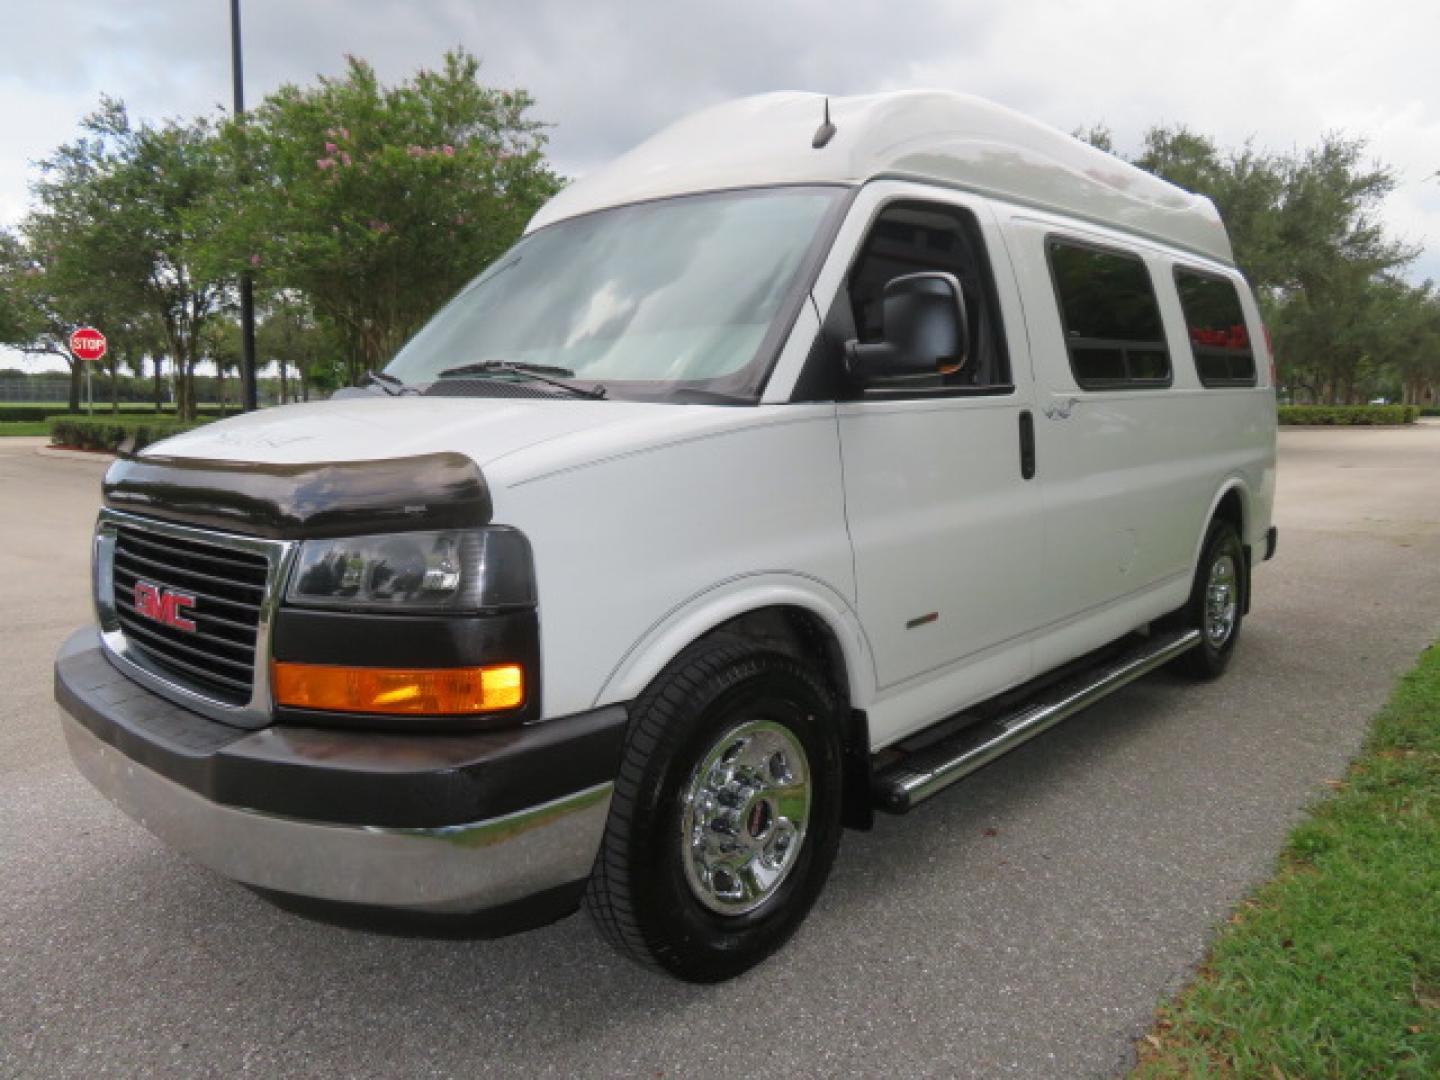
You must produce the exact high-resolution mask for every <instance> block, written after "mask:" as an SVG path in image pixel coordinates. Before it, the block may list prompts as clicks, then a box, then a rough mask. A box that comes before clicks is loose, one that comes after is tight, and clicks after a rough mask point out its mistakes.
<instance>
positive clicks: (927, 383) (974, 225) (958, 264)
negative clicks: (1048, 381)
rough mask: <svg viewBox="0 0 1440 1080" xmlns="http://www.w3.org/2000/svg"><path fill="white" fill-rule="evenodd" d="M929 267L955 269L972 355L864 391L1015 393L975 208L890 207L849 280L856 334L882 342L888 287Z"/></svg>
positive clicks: (900, 204) (924, 204) (906, 203)
mask: <svg viewBox="0 0 1440 1080" xmlns="http://www.w3.org/2000/svg"><path fill="white" fill-rule="evenodd" d="M923 271H941V272H944V273H947V274H954V275H955V278H956V280H957V281H958V282H959V283H960V292H961V296H962V301H963V303H964V305H965V311H966V316H967V321H968V323H969V327H970V355H969V356H968V357H967V358H966V361H965V363H964V364H963V365H961V366H960V367H958V368H956V369H954V370H953V371H947V372H945V373H943V374H937V375H926V376H918V377H912V378H903V379H893V380H889V384H888V385H872V386H870V387H867V388H866V391H865V395H864V396H865V397H867V398H875V397H893V396H896V395H913V394H927V393H929V394H933V393H937V392H942V393H993V392H1009V391H1010V390H1011V389H1012V387H1011V381H1010V357H1009V354H1008V351H1007V349H1006V344H1005V334H1004V332H1003V330H1002V328H1001V325H1000V311H999V305H998V302H997V297H996V291H995V282H994V279H993V277H992V275H991V269H990V260H989V258H988V256H987V253H986V251H985V241H984V239H983V237H982V236H981V233H980V225H979V223H978V222H977V221H976V220H975V216H974V215H973V214H972V213H971V212H970V211H968V210H965V209H962V208H960V207H956V206H947V205H944V204H940V203H927V202H919V201H911V200H905V201H901V202H893V203H890V204H889V205H888V206H886V207H885V208H884V210H882V211H881V212H880V214H879V216H878V217H877V218H876V219H875V222H874V224H873V225H871V227H870V232H869V234H868V235H867V236H866V238H865V242H864V244H863V245H862V246H861V248H860V252H859V255H858V256H857V258H856V260H855V262H854V264H853V265H852V266H851V268H850V275H849V278H848V280H847V283H846V288H847V290H848V294H849V295H848V298H849V309H850V314H851V316H852V317H853V319H854V336H855V337H857V338H858V339H859V340H860V341H863V342H876V341H881V340H883V337H884V334H883V330H884V326H883V323H884V319H883V317H882V316H883V313H884V295H885V285H886V283H887V282H889V281H891V280H892V279H893V278H897V277H900V276H902V275H904V274H914V273H919V272H923Z"/></svg>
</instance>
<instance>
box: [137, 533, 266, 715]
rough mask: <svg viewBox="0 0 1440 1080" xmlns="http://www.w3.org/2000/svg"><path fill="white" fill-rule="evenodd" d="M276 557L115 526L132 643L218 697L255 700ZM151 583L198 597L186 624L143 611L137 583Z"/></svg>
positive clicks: (235, 702) (178, 675)
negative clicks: (189, 626) (264, 608)
mask: <svg viewBox="0 0 1440 1080" xmlns="http://www.w3.org/2000/svg"><path fill="white" fill-rule="evenodd" d="M268 574H269V562H268V561H267V560H266V558H265V556H264V555H261V554H256V553H253V552H249V551H240V550H237V549H235V548H233V547H227V546H224V545H222V544H218V543H216V544H211V543H207V542H204V541H200V540H192V539H188V538H181V537H177V536H173V535H169V534H167V533H161V532H151V531H149V530H145V529H137V528H135V527H133V526H130V525H121V526H119V527H118V528H117V529H116V530H115V556H114V582H115V616H116V618H117V619H118V620H119V624H120V629H121V631H122V632H123V633H124V635H125V643H126V648H128V649H134V650H136V651H138V652H140V653H142V654H143V655H144V657H145V658H146V659H147V660H149V661H150V662H151V663H152V664H153V665H154V666H155V667H157V668H159V669H160V670H163V671H167V672H169V673H170V674H172V675H173V676H174V677H175V678H176V679H177V680H178V681H179V682H180V683H182V684H185V685H189V686H191V687H193V688H195V689H196V690H199V691H202V692H203V693H205V694H208V695H210V696H212V697H214V698H216V699H217V700H220V701H224V702H227V703H229V704H232V705H244V704H246V703H248V702H249V701H250V698H251V692H252V690H253V687H254V682H255V648H256V640H257V637H258V634H259V626H260V609H261V605H262V604H263V602H264V600H265V587H266V586H265V583H266V580H267V577H268ZM142 581H144V582H148V583H149V584H151V585H154V586H157V587H158V588H159V589H160V590H162V591H165V592H179V593H184V594H186V595H188V596H193V597H194V598H195V603H194V606H193V607H189V608H186V609H184V611H183V617H184V618H186V619H189V620H190V621H192V622H193V623H194V624H195V629H194V630H193V631H192V630H182V629H177V628H176V627H173V626H169V625H166V624H165V623H163V622H159V621H157V620H155V619H153V618H149V617H147V616H145V615H142V614H141V613H140V611H139V609H138V608H137V606H136V590H135V586H136V584H137V583H138V582H142Z"/></svg>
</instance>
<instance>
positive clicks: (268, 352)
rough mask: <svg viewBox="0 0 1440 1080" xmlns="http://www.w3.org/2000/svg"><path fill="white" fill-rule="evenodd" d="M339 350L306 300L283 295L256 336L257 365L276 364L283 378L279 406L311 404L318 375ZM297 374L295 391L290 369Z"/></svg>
mask: <svg viewBox="0 0 1440 1080" xmlns="http://www.w3.org/2000/svg"><path fill="white" fill-rule="evenodd" d="M337 352H338V350H337V348H336V346H335V343H334V341H333V340H332V335H331V334H330V333H328V332H327V331H326V329H325V327H323V326H321V325H320V324H319V323H318V322H317V321H316V320H315V316H314V314H313V313H312V312H311V311H310V309H309V307H308V306H307V305H306V303H305V301H304V299H303V298H302V297H300V296H298V295H295V294H289V295H285V294H282V295H280V296H277V297H276V298H274V299H273V300H272V302H271V303H269V304H267V305H266V306H265V311H264V313H263V318H262V320H261V322H260V325H259V327H258V328H257V329H256V332H255V355H256V362H257V363H258V364H260V365H262V366H263V365H267V364H270V363H274V364H275V366H276V370H277V372H278V374H279V376H280V402H281V404H284V403H285V402H287V401H295V400H299V401H309V400H310V388H311V387H312V386H314V385H315V378H314V377H315V375H316V373H318V372H320V371H324V370H326V369H327V368H328V367H329V366H331V365H329V364H327V360H329V359H331V358H333V357H334V356H335V355H336V354H337ZM292 368H293V369H294V371H295V373H296V379H295V384H294V386H293V387H292V386H291V384H290V379H289V375H288V373H289V371H290V369H292Z"/></svg>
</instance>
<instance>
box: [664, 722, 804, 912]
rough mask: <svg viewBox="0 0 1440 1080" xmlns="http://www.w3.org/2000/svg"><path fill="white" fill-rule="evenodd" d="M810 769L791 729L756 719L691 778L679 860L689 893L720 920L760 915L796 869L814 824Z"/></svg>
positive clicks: (722, 743) (732, 734)
mask: <svg viewBox="0 0 1440 1080" xmlns="http://www.w3.org/2000/svg"><path fill="white" fill-rule="evenodd" d="M811 798H812V796H811V789H810V763H809V761H808V760H807V759H806V757H805V750H804V748H803V747H802V746H801V745H800V741H799V739H797V738H796V737H795V734H794V733H793V732H792V731H790V729H789V728H786V727H784V726H783V725H781V724H777V723H773V722H771V721H768V720H753V721H750V722H748V723H744V724H740V725H739V726H738V727H734V728H731V729H730V730H729V731H727V732H726V733H725V734H724V735H722V736H721V737H720V738H719V739H718V740H717V741H716V742H715V744H714V745H713V746H711V748H710V749H709V751H708V752H707V753H706V754H705V756H704V757H703V758H702V759H701V761H700V764H699V765H698V766H696V768H695V771H694V772H693V773H691V774H690V780H689V783H688V784H687V785H686V789H685V794H684V799H683V801H682V803H681V808H680V811H681V812H680V856H681V861H682V862H683V863H684V866H685V878H686V880H687V881H688V882H689V884H690V890H691V892H693V893H694V894H695V897H696V899H698V900H699V901H700V902H701V903H702V904H704V905H705V906H706V907H707V908H709V909H710V910H711V911H714V912H718V913H719V914H721V915H743V914H745V913H746V912H748V911H754V910H755V909H756V908H758V907H759V906H760V905H761V904H763V903H765V901H766V900H768V899H769V898H770V897H771V896H773V895H774V894H775V890H777V889H778V888H779V887H780V884H781V882H783V881H784V880H785V878H786V876H787V875H788V874H789V873H790V871H791V870H792V869H794V867H795V863H796V861H797V860H798V859H799V856H800V848H801V846H802V845H803V844H804V843H805V828H806V825H807V824H808V822H809V820H810V805H811Z"/></svg>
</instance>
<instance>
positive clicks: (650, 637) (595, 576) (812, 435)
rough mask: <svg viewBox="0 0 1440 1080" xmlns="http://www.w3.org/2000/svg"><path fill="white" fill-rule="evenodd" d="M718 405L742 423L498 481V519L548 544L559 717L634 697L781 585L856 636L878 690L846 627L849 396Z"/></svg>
mask: <svg viewBox="0 0 1440 1080" xmlns="http://www.w3.org/2000/svg"><path fill="white" fill-rule="evenodd" d="M706 411H707V412H708V413H709V414H710V415H711V416H712V417H714V418H715V419H716V420H724V419H725V418H728V422H726V423H723V424H715V423H714V421H712V425H713V426H712V427H711V429H710V430H709V431H708V432H703V433H699V432H697V433H696V434H695V435H694V437H690V438H686V439H683V440H677V441H670V442H663V443H658V444H655V445H652V446H649V447H640V448H637V447H634V446H633V445H632V446H631V448H630V449H629V450H628V451H626V452H623V453H613V454H609V455H601V456H597V455H595V454H593V453H592V454H591V455H590V460H589V461H585V462H583V463H582V462H581V461H580V460H579V459H578V458H574V459H572V460H571V461H570V462H569V463H568V464H565V465H560V463H559V462H552V463H551V466H552V467H548V468H542V467H540V466H539V465H538V464H537V462H534V461H532V462H530V463H528V464H527V465H526V467H524V468H523V472H524V473H527V474H529V475H528V476H526V477H525V478H524V479H517V480H514V481H513V482H507V483H505V484H503V485H501V486H497V487H496V488H495V489H494V490H493V492H492V495H493V498H494V500H495V520H497V521H503V522H507V523H510V524H514V525H516V526H517V527H519V528H520V529H522V530H524V532H525V533H526V535H527V536H529V537H530V542H531V545H532V547H533V548H534V552H535V565H536V568H537V577H538V584H539V596H540V627H541V650H542V660H543V671H544V679H545V686H544V702H545V714H546V715H547V716H560V715H566V714H568V713H573V712H579V711H581V710H584V709H588V708H591V707H592V706H595V705H602V704H608V703H609V702H612V701H623V700H629V699H630V698H633V697H634V696H635V694H636V693H638V692H639V690H640V689H641V688H643V686H644V683H645V682H646V681H648V679H649V678H650V677H653V675H654V673H655V672H656V671H658V670H659V669H660V667H662V666H664V664H665V663H668V662H669V661H670V660H671V659H673V658H674V655H675V653H676V652H678V651H679V649H680V648H683V646H684V645H686V644H688V643H689V641H690V640H693V638H691V639H684V640H682V639H681V636H680V635H679V634H678V633H677V628H684V627H687V626H688V627H694V628H697V629H698V628H701V627H703V628H704V629H710V628H711V627H713V626H714V625H715V624H716V623H718V622H720V621H723V620H724V618H728V617H730V615H732V614H740V613H743V611H745V610H753V609H754V608H757V607H764V606H768V604H769V603H771V602H773V600H772V599H771V598H773V597H775V596H777V595H780V594H786V595H798V596H803V597H805V600H804V602H803V603H802V604H801V606H803V607H807V608H809V609H812V610H815V611H816V612H817V613H818V614H820V615H821V616H822V617H823V618H825V620H826V622H827V624H829V625H830V626H831V627H832V628H833V629H835V630H836V633H837V637H839V639H840V640H841V643H842V646H843V645H845V643H846V641H847V640H849V641H850V642H851V644H850V646H849V647H848V648H847V649H846V657H847V669H848V670H850V672H851V678H852V680H853V682H852V689H854V690H857V691H858V692H860V693H862V694H863V693H865V689H866V682H865V680H864V677H863V672H864V670H865V665H866V664H867V663H868V657H867V655H866V650H864V648H863V647H862V646H860V645H859V644H857V643H855V640H854V639H855V637H856V634H855V632H854V630H853V628H852V629H848V630H847V629H845V626H846V620H847V619H850V620H852V621H853V619H854V616H853V610H852V609H853V604H854V596H855V584H854V566H853V563H852V559H851V553H850V543H849V538H848V536H847V534H846V530H845V505H844V490H843V487H842V483H841V474H840V460H839V455H838V453H837V452H836V436H835V407H834V405H809V406H794V405H792V406H783V407H777V408H770V407H765V406H761V407H759V408H755V409H724V408H720V409H708V410H706ZM541 449H542V450H543V448H541ZM510 469H511V471H512V472H513V473H514V474H516V475H518V474H519V473H520V472H521V471H522V469H521V466H520V465H519V464H518V463H511V465H510ZM744 596H749V597H750V603H749V604H748V606H747V605H746V604H745V603H744V602H743V599H742V598H743V597H744ZM842 631H843V633H842ZM701 632H703V630H702V631H701Z"/></svg>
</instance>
